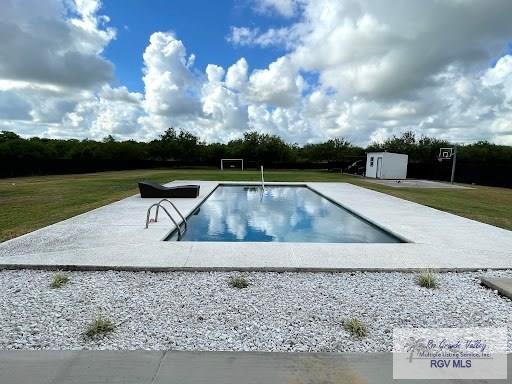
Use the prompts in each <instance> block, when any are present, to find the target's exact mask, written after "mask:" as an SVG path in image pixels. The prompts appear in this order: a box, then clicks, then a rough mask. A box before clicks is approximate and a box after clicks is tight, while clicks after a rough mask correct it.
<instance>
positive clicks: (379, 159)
mask: <svg viewBox="0 0 512 384" xmlns="http://www.w3.org/2000/svg"><path fill="white" fill-rule="evenodd" d="M375 175H376V177H377V179H380V178H381V177H382V157H377V172H376V174H375Z"/></svg>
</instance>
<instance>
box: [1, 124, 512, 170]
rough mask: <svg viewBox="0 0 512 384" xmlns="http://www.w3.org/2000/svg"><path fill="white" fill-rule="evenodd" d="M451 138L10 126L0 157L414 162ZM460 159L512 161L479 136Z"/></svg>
mask: <svg viewBox="0 0 512 384" xmlns="http://www.w3.org/2000/svg"><path fill="white" fill-rule="evenodd" d="M451 146H453V144H452V143H450V142H448V141H446V140H440V139H436V138H433V137H428V136H421V137H419V138H418V137H417V136H416V135H415V134H414V133H413V132H405V133H403V134H402V135H400V136H393V137H390V138H388V139H387V140H385V141H383V142H381V143H371V144H370V145H368V146H367V147H366V148H363V147H359V146H356V145H353V144H351V143H350V142H349V141H348V140H346V139H344V138H333V139H330V140H327V141H325V142H323V143H317V144H305V145H302V146H300V145H298V144H295V143H286V142H284V141H283V140H282V139H281V138H280V137H279V136H275V135H269V134H261V133H258V132H247V133H245V134H244V135H243V136H242V137H241V138H239V139H236V140H231V141H230V142H228V143H226V144H224V143H205V142H203V141H201V140H200V139H199V138H198V137H197V136H195V135H193V134H192V133H190V132H187V131H181V130H176V129H174V128H169V129H167V130H166V131H165V132H164V133H163V134H162V135H160V136H159V137H158V138H157V139H155V140H152V141H150V142H137V141H134V140H125V141H117V140H116V139H115V138H114V137H112V136H107V137H106V138H105V139H103V140H102V141H94V140H89V139H85V140H78V139H67V140H64V139H48V138H39V137H32V138H27V139H25V138H22V137H20V136H19V135H17V134H16V133H14V132H8V131H2V132H1V133H0V158H2V159H33V160H44V159H75V160H120V161H123V160H127V161H133V160H158V161H172V160H175V161H187V162H197V163H204V164H215V165H217V164H218V163H219V161H220V159H221V158H243V159H245V160H246V161H259V162H262V163H266V164H269V165H271V164H274V163H282V162H286V163H294V162H329V161H330V162H336V161H343V160H346V159H349V158H357V157H364V156H365V154H366V152H373V151H388V152H397V153H405V154H408V155H409V161H412V162H432V161H435V159H436V157H437V154H438V153H439V149H440V148H442V147H451ZM458 156H459V159H467V160H472V161H486V162H488V161H493V162H503V163H505V162H510V161H512V147H511V146H506V145H497V144H492V143H489V142H487V141H479V142H477V143H473V144H467V145H458Z"/></svg>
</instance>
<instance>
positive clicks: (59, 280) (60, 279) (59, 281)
mask: <svg viewBox="0 0 512 384" xmlns="http://www.w3.org/2000/svg"><path fill="white" fill-rule="evenodd" d="M68 282H69V276H66V275H64V274H62V273H56V274H55V275H53V277H52V281H51V282H50V287H51V288H61V287H63V286H64V285H66V284H67V283H68Z"/></svg>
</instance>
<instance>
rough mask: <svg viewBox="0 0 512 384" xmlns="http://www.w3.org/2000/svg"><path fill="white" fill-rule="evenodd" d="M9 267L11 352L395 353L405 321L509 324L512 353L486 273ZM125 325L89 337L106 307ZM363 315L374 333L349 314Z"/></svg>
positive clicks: (5, 274) (3, 277)
mask: <svg viewBox="0 0 512 384" xmlns="http://www.w3.org/2000/svg"><path fill="white" fill-rule="evenodd" d="M54 273H55V272H50V271H37V270H16V271H14V270H13V271H9V270H3V271H0V287H1V289H0V325H1V331H0V349H59V350H60V349H131V350H133V349H158V350H161V349H166V350H205V351H223V350H230V351H297V352H300V351H308V352H349V351H350V352H373V351H375V352H376V351H389V350H391V347H392V330H393V328H394V327H473V326H486V327H493V326H496V327H503V326H506V327H508V329H509V332H508V333H509V343H508V350H509V352H512V337H511V336H512V333H511V330H512V301H511V300H509V299H507V298H504V297H502V296H499V295H498V294H497V293H496V292H494V291H492V290H490V289H487V288H485V287H482V286H481V285H480V276H482V275H485V276H501V277H512V271H511V270H509V271H489V272H473V273H470V272H463V273H442V274H439V275H438V277H439V281H440V288H439V289H434V290H430V289H426V288H421V287H419V286H417V285H416V283H415V277H416V275H415V274H413V273H400V272H390V273H382V272H381V273H370V272H351V273H348V272H347V273H293V272H286V273H268V272H253V273H243V275H245V276H246V277H247V278H248V280H249V282H250V284H251V285H250V286H249V287H248V288H246V289H236V288H231V287H230V286H229V285H228V283H227V281H228V279H229V277H230V276H234V275H238V273H236V272H162V273H151V272H114V271H108V272H64V273H66V274H67V275H68V276H69V277H70V278H71V281H70V283H68V284H67V285H66V286H64V287H63V288H60V289H51V288H50V287H49V283H50V279H51V277H52V276H53V274H54ZM98 314H103V315H105V316H108V317H109V318H111V319H112V320H113V321H114V322H116V323H117V328H116V330H115V332H113V333H112V334H110V335H106V336H104V337H102V338H98V339H95V340H87V339H85V338H84V337H83V332H84V330H85V329H86V327H87V324H88V322H89V321H91V319H93V318H94V317H95V316H96V315H98ZM351 317H357V318H359V319H360V320H362V321H363V322H364V323H365V324H366V325H367V326H368V331H369V336H368V337H366V338H364V339H357V338H354V337H352V336H351V335H350V334H348V333H347V332H346V331H345V330H344V329H343V325H342V322H343V320H344V319H348V318H351Z"/></svg>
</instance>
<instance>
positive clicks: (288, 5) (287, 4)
mask: <svg viewBox="0 0 512 384" xmlns="http://www.w3.org/2000/svg"><path fill="white" fill-rule="evenodd" d="M298 8H299V1H297V0H257V1H256V10H258V11H260V12H269V11H275V12H277V13H278V14H280V15H281V16H285V17H292V16H294V15H295V14H296V12H297V10H298Z"/></svg>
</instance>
